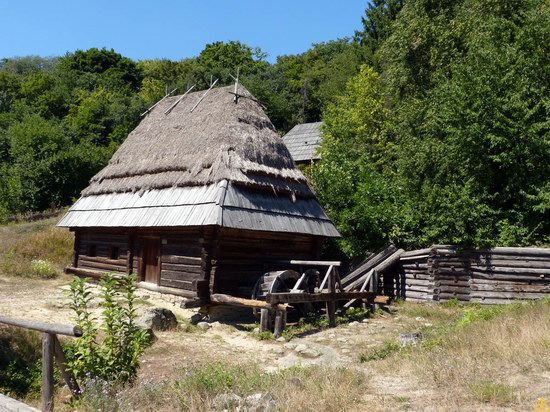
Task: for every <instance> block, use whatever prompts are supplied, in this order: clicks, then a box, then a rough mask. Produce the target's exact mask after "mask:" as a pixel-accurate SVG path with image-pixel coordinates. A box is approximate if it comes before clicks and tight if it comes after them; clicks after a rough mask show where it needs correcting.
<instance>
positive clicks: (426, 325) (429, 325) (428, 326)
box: [424, 322, 434, 328]
mask: <svg viewBox="0 0 550 412" xmlns="http://www.w3.org/2000/svg"><path fill="white" fill-rule="evenodd" d="M433 325H434V324H433V323H429V322H428V323H425V324H424V326H425V327H427V328H431V327H432V326H433Z"/></svg>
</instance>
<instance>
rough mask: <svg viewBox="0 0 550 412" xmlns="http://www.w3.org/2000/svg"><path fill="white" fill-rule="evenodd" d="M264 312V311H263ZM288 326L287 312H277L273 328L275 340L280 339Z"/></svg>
mask: <svg viewBox="0 0 550 412" xmlns="http://www.w3.org/2000/svg"><path fill="white" fill-rule="evenodd" d="M262 310H263V309H262ZM285 324H286V310H284V311H283V310H278V311H276V312H275V326H274V328H273V335H274V337H275V339H277V338H280V337H281V335H282V334H283V331H284V330H285Z"/></svg>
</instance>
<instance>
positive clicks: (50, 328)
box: [0, 316, 82, 337]
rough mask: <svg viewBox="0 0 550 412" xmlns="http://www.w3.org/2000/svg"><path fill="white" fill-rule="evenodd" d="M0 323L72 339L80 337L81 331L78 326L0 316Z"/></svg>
mask: <svg viewBox="0 0 550 412" xmlns="http://www.w3.org/2000/svg"><path fill="white" fill-rule="evenodd" d="M0 323H3V324H5V325H11V326H17V327H20V328H25V329H31V330H36V331H38V332H44V333H51V334H55V335H66V336H73V337H80V336H82V330H81V329H80V328H79V327H78V326H74V325H64V324H60V323H46V322H37V321H33V320H24V319H13V318H8V317H6V316H0Z"/></svg>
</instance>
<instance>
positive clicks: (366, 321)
mask: <svg viewBox="0 0 550 412" xmlns="http://www.w3.org/2000/svg"><path fill="white" fill-rule="evenodd" d="M361 322H363V323H369V320H368V319H366V318H365V319H363V320H362V321H361Z"/></svg>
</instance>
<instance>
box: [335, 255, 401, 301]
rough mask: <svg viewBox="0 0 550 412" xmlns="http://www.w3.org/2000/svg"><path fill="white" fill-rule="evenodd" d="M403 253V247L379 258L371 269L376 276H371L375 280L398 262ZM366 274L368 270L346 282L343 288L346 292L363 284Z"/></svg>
mask: <svg viewBox="0 0 550 412" xmlns="http://www.w3.org/2000/svg"><path fill="white" fill-rule="evenodd" d="M402 253H403V249H398V250H396V251H394V252H393V253H391V254H390V255H388V256H386V257H384V258H381V260H380V261H379V262H378V263H377V264H376V265H375V266H373V268H372V269H374V272H375V274H376V276H375V277H374V278H373V279H374V281H375V282H377V281H378V276H380V275H382V274H384V273H385V272H386V271H387V270H389V269H391V268H392V267H394V266H395V265H397V264H398V263H399V258H400V256H401V254H402ZM367 276H368V272H366V273H364V274H363V275H361V276H359V277H356V279H355V280H354V281H351V282H348V283H347V285H345V286H344V290H345V291H346V292H349V291H351V290H353V289H356V288H358V287H359V285H361V284H363V282H364V280H365V278H366V277H367Z"/></svg>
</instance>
